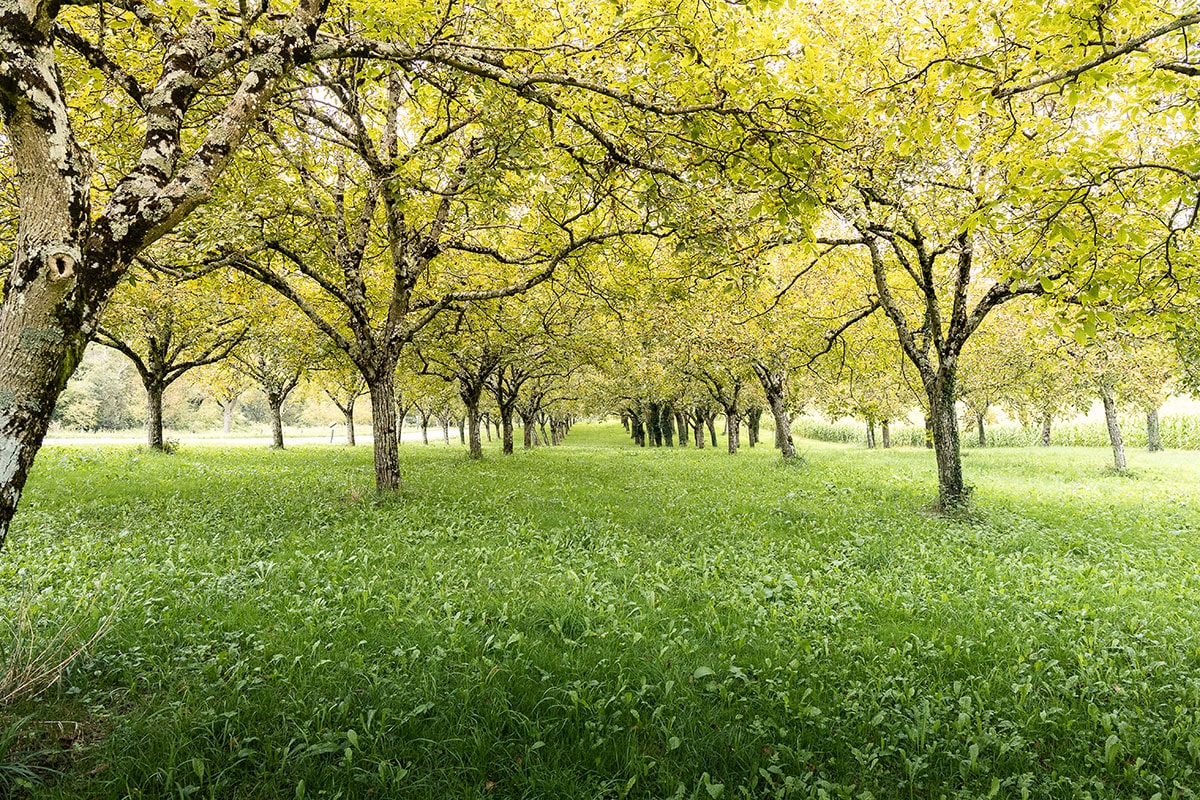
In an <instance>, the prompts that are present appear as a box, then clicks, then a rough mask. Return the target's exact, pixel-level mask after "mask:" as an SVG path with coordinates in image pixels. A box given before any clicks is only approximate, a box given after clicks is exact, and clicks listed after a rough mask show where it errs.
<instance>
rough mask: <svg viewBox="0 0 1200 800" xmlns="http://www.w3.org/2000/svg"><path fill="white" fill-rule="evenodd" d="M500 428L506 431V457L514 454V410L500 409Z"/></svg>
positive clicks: (504, 449)
mask: <svg viewBox="0 0 1200 800" xmlns="http://www.w3.org/2000/svg"><path fill="white" fill-rule="evenodd" d="M500 427H501V429H502V430H503V431H504V445H503V449H502V452H503V453H504V455H506V456H511V455H512V454H513V410H512V409H511V408H509V409H503V408H502V409H500Z"/></svg>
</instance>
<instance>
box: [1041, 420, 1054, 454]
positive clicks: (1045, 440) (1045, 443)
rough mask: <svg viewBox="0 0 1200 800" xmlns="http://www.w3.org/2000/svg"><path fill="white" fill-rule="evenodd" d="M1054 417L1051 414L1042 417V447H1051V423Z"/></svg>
mask: <svg viewBox="0 0 1200 800" xmlns="http://www.w3.org/2000/svg"><path fill="white" fill-rule="evenodd" d="M1051 420H1052V417H1051V416H1050V415H1049V414H1043V415H1042V447H1049V446H1050V422H1051Z"/></svg>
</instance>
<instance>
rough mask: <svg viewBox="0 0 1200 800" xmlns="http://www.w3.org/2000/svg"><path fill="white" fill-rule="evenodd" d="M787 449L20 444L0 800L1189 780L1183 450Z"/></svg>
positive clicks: (1199, 671)
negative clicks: (53, 670)
mask: <svg viewBox="0 0 1200 800" xmlns="http://www.w3.org/2000/svg"><path fill="white" fill-rule="evenodd" d="M801 450H802V452H803V454H804V457H805V462H804V463H803V464H801V465H798V466H784V465H782V464H781V463H780V462H779V461H778V460H777V457H776V456H775V454H774V452H773V451H772V450H771V448H770V447H769V444H768V445H767V446H765V447H763V446H760V447H758V448H756V449H755V450H753V451H743V452H742V453H740V454H738V455H737V456H736V457H730V456H728V455H727V454H725V453H723V452H721V451H720V450H712V449H706V450H704V451H696V450H694V449H687V450H674V451H664V450H658V451H650V450H639V449H635V448H631V447H629V446H628V445H627V443H626V440H625V438H624V435H623V433H622V432H621V430H620V427H619V426H617V425H615V424H611V425H604V426H599V425H588V426H579V427H577V428H576V430H575V431H573V432H572V434H571V436H570V437H569V439H568V444H566V445H564V446H562V447H560V448H556V449H542V450H537V451H533V452H528V453H526V452H518V453H517V454H516V455H514V456H512V457H508V458H505V457H502V456H501V455H500V454H499V452H498V451H496V450H495V449H489V450H488V451H487V457H486V458H485V459H484V460H483V461H482V462H478V463H474V462H470V461H468V460H467V459H466V458H465V456H464V454H463V452H462V451H461V450H457V449H453V448H423V447H420V446H411V447H410V446H409V445H408V444H406V445H405V446H404V447H402V448H401V451H402V452H401V459H402V468H403V472H404V475H405V480H406V485H405V490H404V492H403V494H402V495H401V496H398V497H392V498H384V499H380V498H377V497H376V496H375V495H374V492H373V489H372V487H373V479H372V475H371V454H370V451H369V449H366V448H362V447H360V448H356V449H353V450H352V449H349V448H332V447H329V446H321V447H306V448H301V447H297V448H295V449H292V450H289V451H285V452H278V453H277V452H269V451H266V450H260V449H249V448H224V449H222V448H218V447H211V446H202V445H190V444H189V445H185V446H184V447H183V449H182V450H181V451H180V452H179V453H178V454H176V455H173V456H161V455H156V454H150V453H148V452H145V451H140V450H134V449H131V448H128V447H125V448H119V447H114V448H107V449H106V448H97V447H88V448H85V447H71V448H68V447H52V448H47V449H46V450H45V451H43V453H42V454H41V455H40V456H39V458H38V463H37V466H36V468H35V476H34V478H33V480H32V482H31V485H30V488H29V491H28V493H27V495H26V499H25V501H24V504H23V506H22V509H21V511H20V513H19V515H18V520H17V522H16V524H15V525H14V529H13V531H12V536H11V537H10V542H9V546H8V549H7V550H6V551H5V552H3V553H2V554H0V618H4V617H7V618H9V619H12V618H14V617H15V615H16V613H17V612H16V609H17V607H18V605H19V604H21V603H24V604H26V605H27V606H28V607H29V609H30V613H31V614H32V615H33V617H34V619H35V622H38V623H40V624H39V630H41V634H40V635H42V636H45V635H49V634H50V633H53V630H55V629H57V628H58V627H59V626H60V625H61V624H62V623H63V621H64V620H66V621H67V623H68V627H69V628H70V629H71V630H72V631H75V632H76V633H77V635H80V636H82V635H86V634H87V633H88V632H89V631H90V630H91V629H92V628H94V627H95V625H96V620H97V619H99V618H100V617H103V616H105V615H108V614H110V613H111V614H112V615H113V616H112V622H111V629H110V630H109V631H108V632H107V634H106V635H105V636H104V637H103V638H102V639H100V641H99V642H98V643H97V644H96V646H95V647H94V648H93V650H92V651H91V652H90V653H88V654H86V655H85V656H83V657H82V658H80V659H79V660H78V661H77V662H76V663H75V665H74V667H73V668H72V669H71V670H70V671H69V673H68V674H67V675H66V676H65V678H64V680H63V681H62V683H61V685H60V686H58V687H56V688H54V689H52V690H51V691H50V692H48V693H47V694H46V695H44V696H43V697H42V698H41V699H39V700H37V701H25V702H23V703H21V704H19V705H17V706H15V707H12V706H10V707H9V708H7V709H0V762H4V761H6V760H7V763H5V764H3V765H0V796H3V795H4V794H5V792H6V791H8V792H9V793H11V794H13V795H14V796H17V797H24V796H26V795H32V796H35V797H50V798H79V797H88V798H118V797H138V798H148V797H177V798H178V797H197V798H210V797H211V798H315V797H326V798H390V797H399V798H451V797H454V798H600V797H614V798H615V797H637V798H659V797H679V798H699V800H709V799H711V798H719V797H726V798H740V797H809V796H830V797H862V798H867V797H875V798H892V797H923V798H936V797H963V798H967V797H971V798H974V797H988V796H995V797H1012V798H1016V797H1023V796H1028V797H1062V798H1068V797H1072V798H1073V797H1088V796H1090V797H1095V798H1132V797H1144V798H1150V797H1152V796H1155V795H1156V794H1157V795H1159V796H1161V797H1162V798H1169V797H1195V796H1197V795H1196V793H1197V792H1198V791H1200V454H1195V453H1167V454H1158V455H1154V456H1150V455H1147V454H1144V453H1134V454H1132V458H1131V461H1132V467H1133V470H1134V474H1133V475H1132V476H1115V475H1111V474H1109V473H1107V472H1106V471H1105V466H1106V463H1107V459H1108V458H1109V456H1110V454H1109V453H1108V452H1107V451H1102V450H1064V449H1049V450H1041V449H1037V450H990V451H988V450H983V451H980V450H970V451H968V452H967V453H966V456H965V465H966V471H967V475H968V480H969V481H970V482H972V483H973V484H974V485H975V508H976V511H975V513H974V514H973V515H972V516H970V517H968V518H965V519H956V520H951V519H945V518H941V517H938V516H935V515H933V514H931V513H929V512H928V504H929V501H930V499H931V497H932V496H933V493H934V484H933V460H932V455H931V454H930V453H928V452H925V451H918V450H893V451H889V452H878V451H877V452H869V451H867V450H865V449H861V448H852V447H845V446H835V445H823V444H818V443H812V442H804V443H803V444H802V445H801ZM26 717H28V719H25V718H26ZM23 719H24V720H25V721H24V723H23V724H18V723H19V722H20V721H21V720H23ZM5 730H8V731H10V732H13V731H17V730H20V731H21V732H20V733H19V734H17V735H16V739H15V741H6V739H5V737H4V734H3V732H4V731H5ZM35 747H36V748H42V749H43V750H44V752H42V753H40V754H30V753H29V752H28V751H29V750H30V749H31V748H35ZM22 766H26V767H33V768H35V770H36V769H41V768H53V769H55V770H57V772H54V773H51V772H45V771H40V772H38V774H39V776H40V778H41V782H40V783H38V784H37V785H36V787H35V788H34V789H32V790H30V789H28V788H22V787H21V786H19V785H17V786H15V785H14V783H13V782H14V780H18V779H20V780H23V779H21V778H20V769H21V768H22ZM6 785H7V786H8V789H7V790H6V789H5V788H4V787H5V786H6Z"/></svg>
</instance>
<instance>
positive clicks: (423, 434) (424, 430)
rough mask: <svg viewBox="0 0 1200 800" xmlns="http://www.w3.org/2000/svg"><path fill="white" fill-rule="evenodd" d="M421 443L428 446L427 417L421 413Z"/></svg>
mask: <svg viewBox="0 0 1200 800" xmlns="http://www.w3.org/2000/svg"><path fill="white" fill-rule="evenodd" d="M421 443H422V444H429V415H428V414H426V413H425V412H423V411H422V412H421Z"/></svg>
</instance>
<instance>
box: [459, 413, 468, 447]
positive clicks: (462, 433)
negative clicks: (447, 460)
mask: <svg viewBox="0 0 1200 800" xmlns="http://www.w3.org/2000/svg"><path fill="white" fill-rule="evenodd" d="M458 443H459V444H466V443H467V418H466V417H459V418H458Z"/></svg>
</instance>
